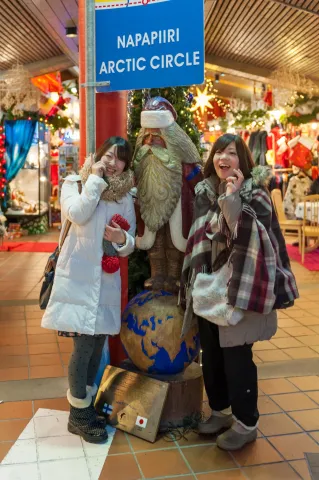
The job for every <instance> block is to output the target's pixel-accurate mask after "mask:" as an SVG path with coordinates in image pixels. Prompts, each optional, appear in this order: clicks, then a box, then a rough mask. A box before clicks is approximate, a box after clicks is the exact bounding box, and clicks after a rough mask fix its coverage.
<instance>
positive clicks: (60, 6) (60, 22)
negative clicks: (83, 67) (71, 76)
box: [0, 0, 78, 71]
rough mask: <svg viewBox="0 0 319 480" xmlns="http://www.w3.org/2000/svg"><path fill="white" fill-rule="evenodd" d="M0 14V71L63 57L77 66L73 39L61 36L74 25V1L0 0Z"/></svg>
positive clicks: (75, 43)
mask: <svg viewBox="0 0 319 480" xmlns="http://www.w3.org/2000/svg"><path fill="white" fill-rule="evenodd" d="M0 13H1V28H0V45H1V50H0V71H4V70H7V69H9V68H11V67H12V65H14V64H15V63H16V62H17V61H19V62H20V63H22V64H33V63H34V62H43V61H45V60H48V59H52V58H61V56H62V55H63V54H65V55H67V56H68V57H69V58H70V59H72V61H73V63H74V65H77V56H78V43H77V39H70V38H67V37H66V36H65V27H66V26H74V25H75V26H76V25H77V23H78V2H77V0H1V1H0Z"/></svg>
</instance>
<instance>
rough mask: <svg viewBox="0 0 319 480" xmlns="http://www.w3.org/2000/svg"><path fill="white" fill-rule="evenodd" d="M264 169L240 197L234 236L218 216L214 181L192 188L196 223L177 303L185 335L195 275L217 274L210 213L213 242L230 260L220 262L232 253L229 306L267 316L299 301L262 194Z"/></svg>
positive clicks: (267, 200) (273, 216) (277, 229)
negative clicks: (215, 217) (216, 230)
mask: <svg viewBox="0 0 319 480" xmlns="http://www.w3.org/2000/svg"><path fill="white" fill-rule="evenodd" d="M262 168H263V167H257V168H255V169H254V170H253V172H252V178H251V179H249V180H246V181H245V183H244V184H243V187H242V189H241V191H240V196H241V200H242V205H243V207H242V212H241V215H240V217H239V220H238V224H237V226H236V228H235V230H234V233H233V234H231V232H230V231H229V229H228V226H227V224H226V222H225V219H224V217H223V214H222V213H221V212H220V210H218V209H219V206H218V197H217V195H216V193H215V192H216V189H215V188H214V185H213V181H212V180H211V179H206V180H204V182H201V183H200V184H198V185H197V186H196V198H195V207H194V218H193V224H192V227H191V231H190V235H189V239H188V243H187V247H186V253H185V260H184V264H183V271H182V277H181V290H180V297H181V301H180V303H181V305H182V306H184V307H185V308H186V312H185V317H184V327H183V334H186V333H187V331H188V330H189V328H190V326H192V323H193V321H194V319H192V300H191V299H192V288H193V285H194V282H195V279H196V275H197V273H199V272H207V273H209V272H210V271H212V270H213V269H214V270H215V268H213V266H212V264H211V249H212V244H211V241H210V240H209V233H210V224H211V221H212V218H213V214H214V212H218V213H219V233H218V234H215V235H214V236H213V238H212V239H213V241H214V240H215V241H219V242H224V243H226V249H225V252H227V251H228V255H227V256H224V261H226V258H227V257H229V252H230V255H231V262H232V266H233V274H232V278H231V281H230V283H229V287H228V302H229V304H230V305H232V306H233V307H238V308H241V309H243V310H250V311H255V312H259V313H265V314H266V313H269V312H270V311H271V310H272V309H277V308H287V307H289V306H291V305H293V301H294V299H295V298H298V290H297V286H296V282H295V278H294V275H293V273H292V271H291V268H290V262H289V257H288V254H287V250H286V245H285V241H284V238H283V236H282V233H281V230H280V227H279V224H278V220H277V216H276V214H275V212H274V208H273V205H272V202H271V199H270V196H269V194H268V192H267V191H266V189H265V184H264V182H266V180H267V181H268V179H267V175H266V173H265V172H264V171H262V170H261V169H262ZM207 234H208V236H207ZM228 249H229V250H228ZM219 266H221V264H220V265H219Z"/></svg>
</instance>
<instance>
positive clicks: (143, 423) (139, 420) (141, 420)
mask: <svg viewBox="0 0 319 480" xmlns="http://www.w3.org/2000/svg"><path fill="white" fill-rule="evenodd" d="M135 425H137V426H138V427H141V428H145V427H146V425H147V418H144V417H137V419H136V423H135Z"/></svg>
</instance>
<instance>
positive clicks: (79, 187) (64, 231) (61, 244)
mask: <svg viewBox="0 0 319 480" xmlns="http://www.w3.org/2000/svg"><path fill="white" fill-rule="evenodd" d="M76 183H77V184H78V192H79V195H81V193H82V183H81V182H80V181H79V182H76ZM71 225H72V222H71V221H70V220H66V222H65V227H64V230H63V235H62V238H61V242H60V248H59V251H60V252H61V249H62V247H63V244H64V242H65V239H66V237H67V236H68V233H69V231H70V228H71Z"/></svg>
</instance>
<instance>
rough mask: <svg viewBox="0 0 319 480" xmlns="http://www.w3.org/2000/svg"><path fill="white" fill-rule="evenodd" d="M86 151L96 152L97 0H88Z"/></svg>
mask: <svg viewBox="0 0 319 480" xmlns="http://www.w3.org/2000/svg"><path fill="white" fill-rule="evenodd" d="M85 26H86V62H85V72H86V75H85V79H86V83H87V85H88V86H87V87H86V153H87V154H89V153H94V152H95V87H94V86H93V84H94V83H95V2H94V0H86V8H85Z"/></svg>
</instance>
